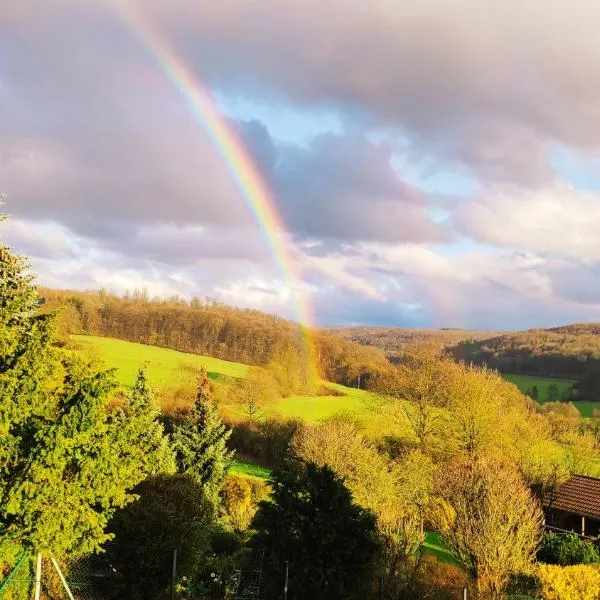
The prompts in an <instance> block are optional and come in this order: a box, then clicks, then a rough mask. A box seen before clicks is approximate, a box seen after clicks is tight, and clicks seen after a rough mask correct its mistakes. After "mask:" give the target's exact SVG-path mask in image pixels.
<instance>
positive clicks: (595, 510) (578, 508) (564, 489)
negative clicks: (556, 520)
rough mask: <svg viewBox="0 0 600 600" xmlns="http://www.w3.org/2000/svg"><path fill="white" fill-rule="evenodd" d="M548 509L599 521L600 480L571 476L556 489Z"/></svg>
mask: <svg viewBox="0 0 600 600" xmlns="http://www.w3.org/2000/svg"><path fill="white" fill-rule="evenodd" d="M545 504H546V506H547V507H548V508H552V509H556V510H562V511H565V512H569V513H572V514H575V515H582V516H584V517H588V518H590V519H599V520H600V479H596V478H595V477H586V476H585V475H573V476H572V477H571V478H570V479H568V480H567V481H565V482H564V483H563V484H561V485H559V486H558V487H557V488H556V491H555V492H554V494H553V496H552V498H551V499H549V501H548V502H546V503H545Z"/></svg>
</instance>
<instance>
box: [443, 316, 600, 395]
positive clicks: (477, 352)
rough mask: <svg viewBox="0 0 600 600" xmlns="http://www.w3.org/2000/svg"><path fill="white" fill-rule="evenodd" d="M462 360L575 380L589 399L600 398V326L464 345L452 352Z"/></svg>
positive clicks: (534, 331) (531, 332)
mask: <svg viewBox="0 0 600 600" xmlns="http://www.w3.org/2000/svg"><path fill="white" fill-rule="evenodd" d="M452 354H453V355H454V357H455V358H457V359H459V360H464V361H468V362H474V363H476V364H480V365H481V364H485V365H487V366H488V367H491V368H493V369H497V370H499V371H501V372H502V373H514V374H518V375H533V376H540V377H557V378H562V379H574V380H577V381H579V382H581V383H579V384H578V385H577V386H576V388H577V389H578V390H579V392H580V394H581V395H583V394H584V393H585V397H586V399H590V400H591V399H593V398H591V397H590V394H595V395H596V396H597V395H598V392H596V391H595V389H596V386H595V384H593V381H597V380H598V379H599V378H600V325H598V324H594V323H590V324H575V325H567V326H564V327H556V328H553V329H532V330H529V331H523V332H519V333H511V334H507V335H502V336H498V337H494V338H491V339H488V340H483V341H473V340H469V341H465V342H461V343H459V344H458V345H457V346H455V347H454V348H453V349H452Z"/></svg>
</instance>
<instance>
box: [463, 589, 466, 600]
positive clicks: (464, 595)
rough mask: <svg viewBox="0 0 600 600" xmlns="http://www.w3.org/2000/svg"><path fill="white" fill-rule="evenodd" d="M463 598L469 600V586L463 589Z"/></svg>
mask: <svg viewBox="0 0 600 600" xmlns="http://www.w3.org/2000/svg"><path fill="white" fill-rule="evenodd" d="M463 600H467V588H464V589H463Z"/></svg>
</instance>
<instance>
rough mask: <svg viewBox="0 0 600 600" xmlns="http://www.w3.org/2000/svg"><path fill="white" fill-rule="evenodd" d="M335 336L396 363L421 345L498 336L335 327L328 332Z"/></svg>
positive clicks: (457, 331)
mask: <svg viewBox="0 0 600 600" xmlns="http://www.w3.org/2000/svg"><path fill="white" fill-rule="evenodd" d="M328 331H329V332H331V333H333V334H334V335H337V336H340V337H343V338H345V339H348V340H352V341H353V342H357V343H359V344H363V345H365V346H374V347H375V348H379V349H380V350H383V351H384V352H385V354H386V356H387V357H388V358H389V359H390V360H392V361H394V359H396V358H397V357H398V356H399V355H400V354H401V353H402V351H403V350H405V349H406V348H409V347H410V346H413V345H415V344H418V343H423V342H427V341H431V340H435V341H439V342H440V343H442V344H444V345H445V346H448V347H451V346H455V345H456V344H458V343H459V342H462V341H465V340H474V341H479V340H485V339H489V338H492V337H495V336H497V335H499V334H498V332H494V331H477V330H470V329H454V328H450V327H446V328H442V329H409V328H400V327H398V328H396V327H335V328H330V329H328Z"/></svg>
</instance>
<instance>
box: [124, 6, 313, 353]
mask: <svg viewBox="0 0 600 600" xmlns="http://www.w3.org/2000/svg"><path fill="white" fill-rule="evenodd" d="M113 4H114V6H115V7H116V8H117V12H118V13H119V15H120V16H121V18H122V19H123V20H124V22H125V23H126V24H127V26H128V28H129V29H130V30H132V31H133V32H134V33H135V34H136V35H137V37H138V38H139V40H140V41H141V42H142V44H143V46H144V47H145V48H146V49H147V50H148V52H149V53H150V54H151V55H152V56H153V57H154V59H155V60H156V62H157V63H158V66H159V67H160V69H161V70H162V72H163V73H164V74H165V75H166V77H167V78H168V80H169V81H170V82H171V84H172V85H173V86H174V87H175V88H176V90H177V91H178V92H179V93H180V94H181V96H182V97H183V99H184V100H185V102H186V103H187V105H188V107H189V108H190V110H191V112H192V114H193V116H194V118H195V119H196V121H197V122H198V123H199V124H200V125H202V126H203V128H204V129H205V131H206V133H207V134H208V136H209V137H210V139H211V141H212V143H213V144H214V146H215V148H216V149H217V150H218V152H219V154H220V155H221V157H222V159H223V161H224V162H225V164H226V165H227V167H228V169H229V172H230V173H231V175H232V177H233V178H234V179H235V181H236V183H237V185H238V187H239V189H240V191H241V192H242V196H243V198H244V200H245V203H246V205H247V206H248V208H249V209H250V211H251V213H252V215H253V217H254V219H255V220H256V223H257V224H258V226H259V228H260V231H261V234H262V236H263V238H264V239H265V241H266V243H267V245H268V246H269V249H270V252H271V254H272V255H273V257H274V258H275V261H276V263H277V265H278V268H279V270H280V272H281V275H282V276H283V278H284V280H285V281H286V283H287V284H288V286H289V287H290V289H291V291H292V295H293V307H294V313H295V319H296V321H297V322H298V323H299V329H300V332H301V335H302V338H303V340H304V346H305V348H306V350H307V356H314V352H313V347H312V346H313V344H312V342H311V340H310V339H309V329H308V328H310V327H311V325H312V323H313V319H312V318H311V310H310V306H309V303H308V302H307V300H306V298H305V296H304V294H303V293H302V278H301V276H300V271H299V268H298V265H297V263H296V262H295V261H294V260H293V259H292V256H291V255H290V252H289V251H288V249H287V247H286V244H285V241H284V235H285V232H286V227H285V224H284V221H283V219H282V217H281V215H280V214H279V212H278V210H277V205H276V202H275V200H274V198H273V196H272V194H271V193H270V191H269V188H268V186H267V184H266V183H265V181H264V178H263V177H262V175H261V173H260V171H259V169H258V168H257V166H256V165H255V164H254V161H253V160H252V158H251V157H250V155H249V153H248V151H247V150H246V148H245V146H244V143H243V141H242V140H241V139H240V136H239V135H238V133H237V132H236V131H235V130H234V129H233V127H231V126H230V125H229V124H228V122H227V119H226V117H224V116H223V114H222V113H221V112H220V110H219V109H218V107H217V105H216V103H215V101H214V99H213V97H212V94H211V92H210V90H209V89H208V87H207V86H206V85H204V84H203V83H202V82H201V81H200V80H199V79H198V78H197V77H195V76H194V74H193V73H192V72H191V71H190V69H189V68H188V67H187V66H186V64H185V63H184V62H183V60H182V59H181V58H180V57H179V56H178V55H177V53H176V52H175V51H174V50H173V49H172V48H171V46H170V45H169V43H168V42H167V41H166V40H165V39H164V37H163V36H161V35H160V34H159V32H158V31H157V29H156V28H155V27H154V26H153V25H152V23H151V22H150V21H149V19H148V18H146V17H145V16H144V15H143V14H142V13H141V11H140V10H136V8H135V7H134V6H133V2H130V1H129V0H120V1H119V0H117V1H116V2H114V3H113ZM311 360H312V359H311Z"/></svg>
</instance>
